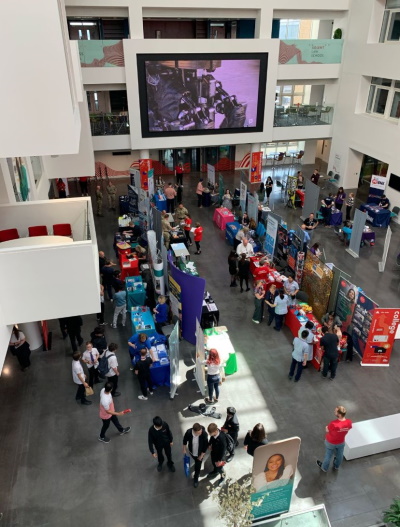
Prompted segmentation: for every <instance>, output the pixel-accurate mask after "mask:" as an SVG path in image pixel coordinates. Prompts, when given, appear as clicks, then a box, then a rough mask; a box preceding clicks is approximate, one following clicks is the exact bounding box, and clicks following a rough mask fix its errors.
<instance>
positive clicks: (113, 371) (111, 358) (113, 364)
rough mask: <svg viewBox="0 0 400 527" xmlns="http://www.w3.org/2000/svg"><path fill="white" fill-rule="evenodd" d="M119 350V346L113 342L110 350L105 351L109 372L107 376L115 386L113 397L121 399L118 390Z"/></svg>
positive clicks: (109, 347)
mask: <svg viewBox="0 0 400 527" xmlns="http://www.w3.org/2000/svg"><path fill="white" fill-rule="evenodd" d="M117 349H118V344H114V343H113V342H112V343H111V344H110V345H109V346H108V349H106V350H105V352H104V356H105V358H106V359H107V364H108V372H107V373H106V374H105V376H106V377H107V381H108V382H111V383H112V384H113V389H112V392H111V395H112V396H113V397H119V396H120V395H121V392H117V388H118V379H119V369H118V360H117V356H116V352H117Z"/></svg>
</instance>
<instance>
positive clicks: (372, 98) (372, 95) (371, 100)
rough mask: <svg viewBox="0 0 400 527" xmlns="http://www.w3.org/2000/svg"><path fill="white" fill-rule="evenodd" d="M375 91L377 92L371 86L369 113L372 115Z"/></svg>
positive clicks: (368, 104) (368, 103)
mask: <svg viewBox="0 0 400 527" xmlns="http://www.w3.org/2000/svg"><path fill="white" fill-rule="evenodd" d="M375 90H376V88H375V86H371V88H370V90H369V95H368V102H367V113H371V111H372V103H373V100H374V95H375Z"/></svg>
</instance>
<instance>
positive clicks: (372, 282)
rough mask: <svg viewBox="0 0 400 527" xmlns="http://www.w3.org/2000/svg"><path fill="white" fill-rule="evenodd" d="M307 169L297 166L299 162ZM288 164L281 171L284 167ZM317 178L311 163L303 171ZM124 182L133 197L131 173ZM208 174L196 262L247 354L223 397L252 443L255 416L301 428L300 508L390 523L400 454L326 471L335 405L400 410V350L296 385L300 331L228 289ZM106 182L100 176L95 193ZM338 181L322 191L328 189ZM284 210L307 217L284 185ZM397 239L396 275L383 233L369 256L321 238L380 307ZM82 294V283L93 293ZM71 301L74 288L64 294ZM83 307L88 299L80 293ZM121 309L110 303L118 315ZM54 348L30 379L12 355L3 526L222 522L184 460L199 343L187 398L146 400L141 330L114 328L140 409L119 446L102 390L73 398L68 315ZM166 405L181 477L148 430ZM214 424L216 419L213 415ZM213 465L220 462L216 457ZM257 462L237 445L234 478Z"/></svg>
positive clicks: (392, 283) (395, 292) (1, 491)
mask: <svg viewBox="0 0 400 527" xmlns="http://www.w3.org/2000/svg"><path fill="white" fill-rule="evenodd" d="M296 168H297V167H296ZM288 170H292V171H294V170H295V169H294V168H292V169H289V167H285V168H280V169H277V171H276V172H277V176H276V177H281V176H282V175H284V174H286V173H287V172H288ZM303 171H304V173H305V175H308V174H309V173H311V171H312V170H311V167H303ZM224 179H225V182H226V185H227V186H228V187H231V188H233V187H234V186H237V183H238V179H239V174H238V173H234V174H227V173H224ZM117 181H118V188H119V191H120V193H121V194H123V193H125V189H126V183H127V180H126V179H119V180H117ZM196 182H197V178H195V177H194V176H191V177H190V176H185V182H184V183H185V187H184V203H185V205H186V206H187V207H188V208H189V209H190V211H191V212H192V214H193V217H194V220H200V221H201V222H202V224H203V226H204V228H205V236H204V242H203V244H202V254H201V256H193V259H195V258H196V262H197V265H198V269H199V271H200V274H201V276H204V277H205V278H206V280H207V288H208V290H209V291H210V292H211V293H212V295H213V297H214V298H215V300H216V302H217V304H218V306H219V308H220V312H221V319H220V323H221V324H226V325H227V326H228V329H229V334H230V337H231V340H232V342H233V344H234V346H235V349H236V351H237V354H238V363H239V371H238V373H237V374H235V375H234V376H232V377H230V378H228V380H227V382H226V383H224V385H223V386H222V396H221V401H220V404H219V407H220V409H221V410H222V411H223V410H224V409H225V407H226V406H228V405H234V406H235V407H236V408H237V410H238V415H239V420H240V423H241V432H240V438H241V439H243V437H244V435H245V434H246V431H247V430H248V429H249V428H251V427H252V426H253V425H254V424H255V423H257V422H260V421H261V422H263V423H264V425H265V426H266V428H267V430H268V435H269V439H270V440H275V439H282V438H285V437H290V436H293V435H298V436H300V437H301V439H302V446H301V452H300V459H299V465H298V473H297V476H296V485H295V489H296V490H295V492H294V497H293V501H292V510H299V509H305V508H307V507H309V506H311V505H314V504H318V503H325V504H326V506H327V510H328V514H329V516H330V518H331V520H332V524H333V526H334V527H367V526H370V525H374V524H376V523H378V522H379V520H380V519H381V511H382V510H383V509H384V508H385V507H386V506H387V505H388V504H389V502H390V501H391V499H392V498H393V497H394V496H396V495H398V494H399V493H400V470H399V463H400V451H393V452H388V453H385V454H380V455H375V456H371V457H369V458H364V459H360V460H354V461H351V462H344V464H343V467H342V468H341V470H340V472H339V473H337V474H336V473H335V474H334V473H329V474H322V473H321V472H320V471H319V470H318V469H317V467H316V466H315V459H316V457H317V456H321V455H322V454H323V450H324V448H323V436H324V427H325V425H326V423H327V422H328V421H329V420H331V419H332V418H333V415H332V411H333V408H334V407H335V406H336V405H337V404H344V405H345V406H347V407H348V410H349V416H350V417H351V418H352V419H353V420H355V421H359V420H363V419H368V418H373V417H378V416H382V415H388V414H391V413H396V412H398V400H399V395H400V381H399V378H400V376H399V369H400V366H399V363H398V360H397V356H398V354H399V351H400V350H399V346H398V345H397V346H396V350H395V352H394V354H393V359H392V362H391V366H390V368H387V369H386V368H376V369H375V368H360V366H359V364H358V361H357V360H355V361H354V362H353V363H351V364H346V363H344V364H340V366H339V370H338V376H337V379H336V380H335V382H332V383H331V382H324V381H322V379H321V378H320V376H319V375H318V374H317V372H316V371H314V370H311V369H308V370H306V371H305V372H304V375H303V377H302V379H301V382H300V383H298V384H294V383H290V382H289V381H288V380H287V377H286V374H287V370H288V367H289V362H290V350H291V340H292V339H291V335H290V334H289V331H288V330H286V329H285V330H284V331H283V332H282V333H281V334H276V332H274V331H272V330H271V328H268V327H267V326H266V325H265V324H261V325H260V326H255V325H254V324H252V322H251V316H252V311H253V299H252V296H251V293H247V294H245V293H243V294H240V293H239V292H238V291H237V290H236V289H235V288H229V287H228V286H229V275H228V266H227V255H228V253H229V246H228V245H227V243H226V242H225V239H224V233H222V232H221V231H219V230H218V229H217V228H216V227H215V226H214V224H213V223H212V214H213V209H201V210H199V209H197V208H196V207H195V201H196V198H195V194H194V188H195V184H196ZM93 188H94V185H92V189H93ZM327 190H328V188H326V189H325V190H324V191H323V192H325V191H327ZM273 202H274V203H275V209H276V210H277V211H278V212H280V213H281V214H282V215H283V216H284V217H285V218H286V219H287V221H288V223H289V225H295V224H297V223H298V217H299V215H300V211H299V210H297V211H293V210H291V209H287V208H284V207H283V205H282V201H281V199H280V192H278V191H275V192H274V194H273ZM96 221H97V234H98V240H99V248H100V249H104V250H105V251H106V252H107V253H108V254H110V255H112V248H111V246H112V236H113V230H114V226H115V223H116V219H115V216H114V215H113V214H112V213H111V212H108V211H106V212H105V217H104V218H100V219H97V220H96ZM393 231H394V232H393V238H392V240H393V241H392V246H391V248H390V251H389V256H388V263H387V270H386V272H385V273H384V274H380V273H378V267H377V265H378V261H379V260H380V259H381V256H382V249H383V240H384V236H385V231H382V230H378V231H377V243H376V245H375V247H373V248H372V247H364V248H363V249H362V250H361V254H360V259H358V260H354V259H353V258H352V257H351V256H350V255H348V254H347V253H346V252H345V251H344V247H343V246H342V245H341V244H340V243H339V242H338V240H337V239H336V236H335V235H334V233H333V232H332V231H331V230H330V229H324V228H319V229H318V230H317V231H316V232H315V241H320V242H321V243H322V245H323V246H324V248H325V251H326V254H327V258H328V261H333V262H335V263H336V264H337V265H338V266H339V267H341V268H342V269H343V270H344V271H346V272H348V273H349V274H350V275H351V276H352V278H353V280H354V282H355V283H356V284H357V285H360V286H362V287H363V288H365V291H366V292H367V293H369V294H370V296H371V297H372V298H373V299H374V300H376V301H377V302H378V303H380V304H381V305H382V306H389V307H390V306H396V305H398V303H399V278H400V275H399V273H397V274H396V273H395V272H393V271H392V267H393V262H394V260H393V259H394V256H395V254H396V252H398V250H399V245H400V244H399V227H398V226H396V225H394V226H393ZM83 294H84V292H83ZM60 301H62V294H60ZM77 313H79V298H77ZM111 313H112V308H111V305H110V304H109V303H107V306H106V315H107V320H108V321H110V320H111ZM95 322H96V318H95V315H86V316H85V317H84V332H83V335H84V338H86V337H88V336H89V333H90V331H91V330H92V329H93V327H94V325H95ZM50 327H51V330H52V331H53V349H52V351H50V352H35V353H34V354H33V357H32V368H31V370H30V371H29V372H27V373H25V374H22V373H20V372H19V371H18V369H17V368H16V362H15V359H14V357H12V356H7V359H6V363H5V367H7V368H8V369H9V370H10V374H8V375H6V374H4V373H3V375H2V377H1V378H0V397H1V401H2V405H1V416H2V427H1V429H0V441H1V445H2V449H1V452H0V466H1V468H2V470H1V474H2V478H1V480H0V509H1V511H3V512H4V519H3V522H2V524H4V525H6V526H23V527H30V526H32V527H44V526H46V527H47V526H49V527H54V526H57V527H72V526H75V525H83V524H85V525H88V526H89V527H91V526H94V525H96V526H99V527H103V526H104V527H105V526H107V527H130V526H135V527H136V526H139V525H144V526H146V527H156V526H158V525H163V526H164V527H169V526H171V527H172V526H174V527H175V526H181V525H182V526H183V525H189V524H190V525H192V526H193V527H201V526H211V525H213V526H215V525H220V523H218V521H216V514H217V511H216V507H215V503H214V502H213V501H212V500H211V498H210V496H209V491H208V490H207V483H206V482H205V481H202V482H201V484H200V486H199V488H198V489H193V487H192V485H191V482H190V481H188V480H186V479H185V478H184V475H183V470H182V464H181V440H182V434H183V432H184V431H185V430H186V428H188V427H189V426H190V425H191V424H193V422H195V421H196V420H197V419H196V417H195V414H192V413H190V412H188V411H187V410H186V407H187V405H188V404H189V403H195V402H198V401H199V394H198V393H197V392H196V385H195V383H194V382H193V380H192V379H193V375H192V372H191V369H192V356H193V347H192V346H190V345H189V344H188V343H186V342H182V343H181V354H182V366H181V368H182V369H181V374H182V381H183V382H182V385H181V386H180V388H179V390H178V393H179V395H178V396H177V397H176V398H175V399H174V400H173V401H170V400H169V396H168V390H167V388H160V389H158V390H157V391H156V393H155V395H154V397H153V398H151V399H150V400H149V401H148V402H139V401H138V399H137V395H138V394H139V390H138V386H137V384H136V379H133V376H132V373H131V372H130V371H129V360H128V354H127V351H126V346H125V343H126V340H127V338H129V336H130V330H129V327H128V328H126V330H125V329H124V328H119V329H117V330H112V329H110V327H109V326H108V327H107V337H108V340H109V342H110V341H113V340H114V341H115V342H117V343H118V344H120V350H119V361H120V365H121V370H122V374H121V381H120V385H121V391H122V396H121V397H120V398H118V399H116V401H115V402H116V407H117V409H122V408H127V407H128V408H129V407H131V408H132V409H133V413H132V414H131V415H129V416H126V417H123V418H121V421H122V422H123V424H126V425H128V424H129V425H131V426H132V428H133V430H132V432H131V433H130V434H128V435H126V436H123V437H120V436H119V435H117V434H116V433H115V430H112V429H111V432H110V437H111V439H112V440H111V443H110V444H108V445H104V444H101V443H99V442H98V441H97V436H98V432H99V424H100V421H99V418H98V407H97V402H98V398H97V397H98V396H97V395H96V396H95V397H94V402H95V404H93V406H91V407H81V406H78V405H76V403H75V401H74V394H75V389H74V385H73V383H72V381H71V358H70V348H69V346H68V343H67V341H63V340H62V339H61V336H60V333H59V329H58V324H57V321H51V322H50ZM156 414H160V415H161V416H162V417H163V418H164V419H165V420H166V421H168V422H169V424H170V426H171V429H172V430H173V432H174V435H175V444H174V458H175V462H176V466H177V472H176V474H170V473H168V472H166V471H164V472H162V473H161V474H158V473H157V472H156V470H155V462H154V460H153V459H152V458H151V456H150V454H149V452H148V448H147V441H146V436H147V429H148V427H149V426H150V423H151V418H152V417H153V416H154V415H156ZM202 422H203V424H208V420H206V419H204V420H202ZM206 467H207V468H206V469H205V470H204V471H203V474H205V473H206V472H207V470H208V468H209V461H207V462H206ZM250 469H251V458H250V457H249V456H248V455H247V454H246V453H245V452H244V451H243V450H242V449H239V451H238V453H237V455H236V456H235V459H234V461H233V462H232V463H231V464H230V465H229V466H228V468H227V473H228V475H229V476H231V477H233V478H239V477H241V476H242V475H244V474H246V473H247V472H249V471H250Z"/></svg>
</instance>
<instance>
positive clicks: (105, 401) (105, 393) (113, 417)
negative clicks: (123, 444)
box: [99, 382, 131, 443]
mask: <svg viewBox="0 0 400 527" xmlns="http://www.w3.org/2000/svg"><path fill="white" fill-rule="evenodd" d="M112 389H113V385H112V383H110V382H106V384H105V386H104V388H103V389H102V390H101V392H100V419H101V420H102V421H103V426H102V427H101V431H100V435H99V441H101V442H102V443H109V442H110V439H109V438H108V437H106V432H107V430H108V428H109V426H110V422H112V423H113V425H114V426H115V428H116V429H117V430H118V432H119V434H120V435H121V436H122V435H124V434H127V433H128V432H130V431H131V427H130V426H127V427H126V428H124V427H123V426H122V425H121V423H120V422H119V420H118V416H120V415H124V412H116V411H115V408H114V401H113V398H112V395H111V391H112Z"/></svg>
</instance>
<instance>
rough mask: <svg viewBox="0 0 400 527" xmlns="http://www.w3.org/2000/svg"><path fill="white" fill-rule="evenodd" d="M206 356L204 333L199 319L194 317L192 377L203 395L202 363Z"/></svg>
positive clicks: (203, 374)
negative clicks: (194, 335)
mask: <svg viewBox="0 0 400 527" xmlns="http://www.w3.org/2000/svg"><path fill="white" fill-rule="evenodd" d="M205 358H206V355H205V352H204V333H203V329H202V327H201V326H200V324H199V321H198V320H197V319H196V357H195V361H196V368H195V372H194V377H195V379H196V382H197V384H198V387H199V389H200V393H201V395H202V396H203V397H204V395H205V394H206V373H205V366H204V364H202V361H204V360H205Z"/></svg>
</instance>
